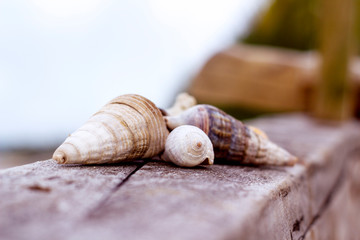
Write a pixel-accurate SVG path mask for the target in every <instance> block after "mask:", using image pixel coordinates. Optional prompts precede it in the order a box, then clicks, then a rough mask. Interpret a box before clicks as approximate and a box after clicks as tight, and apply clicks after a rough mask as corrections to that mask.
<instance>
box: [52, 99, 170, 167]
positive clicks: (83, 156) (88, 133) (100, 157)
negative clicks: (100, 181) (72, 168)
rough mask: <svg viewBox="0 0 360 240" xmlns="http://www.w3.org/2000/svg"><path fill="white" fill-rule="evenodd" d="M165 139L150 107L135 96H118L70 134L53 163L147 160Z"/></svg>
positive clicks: (163, 128) (161, 124)
mask: <svg viewBox="0 0 360 240" xmlns="http://www.w3.org/2000/svg"><path fill="white" fill-rule="evenodd" d="M167 135H168V130H167V129H166V125H165V122H164V119H163V117H162V114H161V112H160V110H159V109H158V108H157V107H156V106H155V104H154V103H152V102H151V101H150V100H148V99H146V98H144V97H142V96H139V95H135V94H128V95H122V96H119V97H117V98H115V99H113V100H112V101H110V102H109V103H108V104H106V105H105V106H104V107H102V108H101V109H100V111H98V112H97V113H95V114H94V115H93V116H92V117H91V118H90V119H89V120H88V121H87V122H86V123H85V124H84V125H83V126H82V127H80V128H79V129H78V130H77V131H75V132H74V133H72V134H71V135H70V136H69V137H68V138H67V139H66V140H65V142H64V143H63V144H62V145H61V146H60V147H59V148H58V149H56V151H55V153H54V155H53V159H54V160H56V161H57V162H58V163H64V164H71V163H79V164H98V163H111V162H118V161H123V160H130V159H137V158H150V157H153V156H155V155H157V154H159V153H160V152H162V151H163V150H164V147H165V141H166V138H167Z"/></svg>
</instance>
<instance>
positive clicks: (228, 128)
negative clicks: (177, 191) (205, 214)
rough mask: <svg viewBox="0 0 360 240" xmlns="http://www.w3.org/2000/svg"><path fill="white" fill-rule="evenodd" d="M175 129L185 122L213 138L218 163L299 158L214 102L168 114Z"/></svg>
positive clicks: (276, 162) (277, 162)
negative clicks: (215, 105)
mask: <svg viewBox="0 0 360 240" xmlns="http://www.w3.org/2000/svg"><path fill="white" fill-rule="evenodd" d="M164 118H165V121H166V124H167V127H168V128H169V129H170V130H172V129H174V128H176V127H178V126H181V125H193V126H196V127H198V128H200V129H201V130H203V131H204V132H205V133H206V134H207V135H208V136H209V138H210V140H211V142H212V144H213V146H214V152H215V162H221V161H231V162H239V163H243V164H254V165H263V164H267V165H289V166H292V165H294V164H295V163H296V162H297V158H296V157H295V156H293V155H291V154H290V153H289V152H288V151H286V150H285V149H283V148H281V147H279V146H278V145H276V144H275V143H273V142H271V141H270V140H269V139H268V138H267V136H266V134H265V133H264V132H262V131H261V130H259V129H256V128H254V127H247V126H246V125H245V124H243V123H242V122H241V121H239V120H237V119H235V118H234V117H232V116H230V115H228V114H226V113H225V112H223V111H221V110H220V109H218V108H216V107H213V106H210V105H196V106H194V107H191V108H189V109H188V110H186V111H184V112H182V113H181V114H180V115H177V116H166V117H164Z"/></svg>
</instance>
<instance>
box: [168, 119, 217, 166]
mask: <svg viewBox="0 0 360 240" xmlns="http://www.w3.org/2000/svg"><path fill="white" fill-rule="evenodd" d="M162 159H163V160H165V161H170V162H172V163H174V164H176V165H178V166H181V167H194V166H196V165H199V164H202V163H204V164H209V165H210V164H213V163H214V150H213V145H212V143H211V141H210V139H209V137H208V136H207V135H206V134H205V133H204V132H203V131H202V130H201V129H200V128H197V127H194V126H190V125H183V126H179V127H177V128H175V129H174V130H173V131H172V132H170V134H169V136H168V138H167V140H166V143H165V152H164V154H163V155H162Z"/></svg>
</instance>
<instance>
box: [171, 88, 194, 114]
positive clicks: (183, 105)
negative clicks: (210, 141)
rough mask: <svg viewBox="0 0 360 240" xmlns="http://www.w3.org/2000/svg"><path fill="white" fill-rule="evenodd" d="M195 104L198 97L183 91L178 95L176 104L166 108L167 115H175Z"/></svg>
mask: <svg viewBox="0 0 360 240" xmlns="http://www.w3.org/2000/svg"><path fill="white" fill-rule="evenodd" d="M195 105H196V99H195V98H194V97H193V96H191V95H189V94H187V93H185V92H183V93H180V94H178V95H177V97H176V100H175V103H174V105H173V106H172V107H171V108H169V109H166V110H165V115H168V116H175V115H178V114H180V113H182V112H183V111H185V110H186V109H188V108H190V107H192V106H195Z"/></svg>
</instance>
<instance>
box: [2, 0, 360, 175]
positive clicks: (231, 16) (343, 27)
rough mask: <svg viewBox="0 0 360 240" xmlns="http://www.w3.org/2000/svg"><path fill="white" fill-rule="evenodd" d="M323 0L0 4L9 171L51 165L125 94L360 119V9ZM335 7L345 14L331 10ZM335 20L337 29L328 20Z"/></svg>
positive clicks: (247, 113)
mask: <svg viewBox="0 0 360 240" xmlns="http://www.w3.org/2000/svg"><path fill="white" fill-rule="evenodd" d="M324 2H326V1H325V0H301V1H300V0H274V1H272V0H253V1H246V0H222V1H205V0H196V1H188V0H182V1H180V0H174V1H165V0H131V1H113V0H101V1H100V0H86V1H85V0H52V1H48V0H29V1H25V0H11V1H10V0H3V1H0V36H1V37H0V111H1V116H2V117H1V120H0V121H1V124H0V168H7V167H10V166H15V165H20V164H25V163H28V162H31V161H36V160H43V159H49V158H51V155H52V153H53V151H54V149H55V148H56V147H57V146H58V145H59V144H60V143H61V142H62V141H63V140H64V139H65V138H66V136H67V135H68V134H70V133H71V132H73V131H75V130H76V129H77V128H78V127H79V126H81V124H83V123H84V122H85V121H86V120H87V119H88V118H89V117H90V116H91V115H92V114H93V113H95V112H96V111H97V110H98V109H99V108H100V107H101V106H103V105H104V104H105V103H106V102H107V101H109V100H110V99H112V98H114V97H116V96H118V95H121V94H126V93H137V94H141V95H143V96H145V97H147V98H149V99H151V100H152V101H153V102H155V103H156V104H157V105H158V106H159V107H163V108H166V107H169V106H170V105H171V104H172V102H173V101H174V99H175V97H176V94H177V93H179V92H181V91H188V92H190V93H191V94H193V95H194V96H195V97H196V98H197V99H198V101H199V102H204V103H210V104H214V105H217V106H219V107H221V108H223V109H224V110H226V111H228V112H229V113H231V114H233V115H235V116H236V117H238V118H241V119H244V118H249V117H253V116H258V115H259V114H264V113H274V112H288V111H308V112H314V113H315V115H318V116H325V117H329V118H333V117H334V115H335V118H338V116H341V117H340V118H341V119H343V118H344V117H343V116H345V115H346V116H354V115H356V107H357V104H356V100H354V99H356V96H357V95H356V89H357V87H353V86H352V85H356V86H357V83H358V82H359V81H358V80H357V79H358V76H359V73H358V72H357V67H356V66H358V65H359V64H358V62H357V61H353V62H351V64H350V62H349V61H348V60H349V57H350V56H351V54H352V53H354V52H356V47H355V46H356V44H355V42H356V41H353V40H354V39H356V35H357V32H356V26H355V24H354V23H353V22H356V21H355V20H354V19H355V18H356V15H355V14H351V12H352V9H356V8H357V5H358V4H357V5H351V4H354V3H351V2H352V1H350V0H345V1H344V2H341V1H340V0H334V1H328V2H339V3H334V5H331V6H325V5H326V4H325V5H323V4H324ZM353 2H355V1H353ZM336 4H341V6H342V9H344V10H343V11H337V12H336V13H334V12H332V11H334V10H335V9H338V6H337V5H336ZM328 5H330V4H328ZM330 16H331V18H330ZM329 19H337V22H335V23H334V24H323V23H324V22H326V23H328V20H329ZM327 25H330V29H329V27H326V26H327ZM334 33H337V35H339V36H341V37H340V38H334V37H332V36H334ZM332 34H333V35H332ZM249 44H251V45H249ZM328 46H330V47H328ZM329 49H330V50H329ZM334 49H335V50H334ZM318 50H319V51H318ZM319 52H320V53H319ZM328 52H331V54H330V55H331V56H336V59H337V60H333V58H332V57H325V56H326V54H328ZM324 59H329V60H328V61H324ZM334 62H338V63H339V62H340V63H341V64H337V65H336V63H335V65H336V66H337V67H335V68H334ZM338 65H339V66H338ZM329 69H331V70H329ZM348 69H350V70H349V71H348ZM334 71H337V72H338V73H339V74H337V75H336V74H335V75H336V76H335V77H327V76H333V75H334V74H333V72H334ZM348 78H351V79H352V80H351V81H350V82H351V84H350V85H351V86H350V85H349V84H348V82H347V79H348ZM321 79H330V84H329V82H328V83H323V82H324V81H322V80H321ZM339 79H340V80H339ZM318 82H319V83H318ZM331 83H333V84H331ZM324 84H325V85H326V86H330V85H331V86H333V85H335V87H329V88H326V87H324ZM319 89H320V90H319ZM322 89H330V90H329V91H328V90H326V91H322ZM348 92H351V93H352V94H348ZM316 96H318V97H316ZM328 96H331V97H330V99H332V100H333V99H335V100H334V103H331V101H330V102H329V97H328ZM334 96H338V97H335V98H334ZM344 96H345V97H344ZM346 96H352V97H349V99H351V100H346V101H345V102H346V103H345V104H344V101H343V99H347V97H346ZM313 99H315V100H316V101H315V100H313ZM349 102H350V103H349ZM317 103H318V104H317ZM337 104H338V105H339V106H338V107H336V106H334V105H337ZM344 106H346V107H344ZM329 108H330V109H329ZM347 108H349V109H350V110H346V109H347ZM334 109H335V110H334ZM336 109H337V110H336ZM339 109H340V110H339ZM328 112H331V113H336V114H330V115H332V116H329V115H328ZM337 112H341V113H339V114H337ZM349 112H350V113H349Z"/></svg>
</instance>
